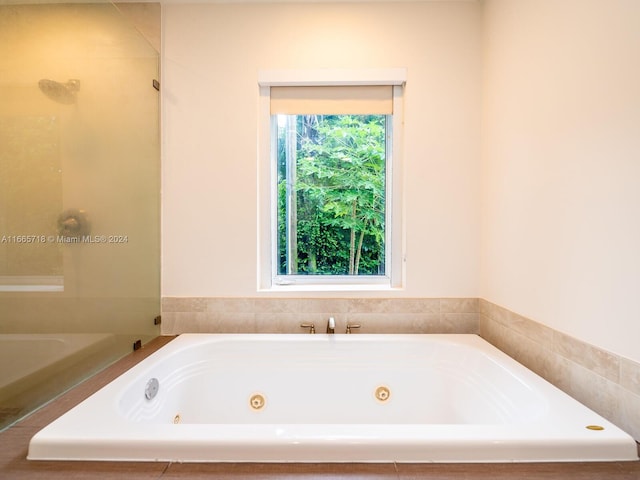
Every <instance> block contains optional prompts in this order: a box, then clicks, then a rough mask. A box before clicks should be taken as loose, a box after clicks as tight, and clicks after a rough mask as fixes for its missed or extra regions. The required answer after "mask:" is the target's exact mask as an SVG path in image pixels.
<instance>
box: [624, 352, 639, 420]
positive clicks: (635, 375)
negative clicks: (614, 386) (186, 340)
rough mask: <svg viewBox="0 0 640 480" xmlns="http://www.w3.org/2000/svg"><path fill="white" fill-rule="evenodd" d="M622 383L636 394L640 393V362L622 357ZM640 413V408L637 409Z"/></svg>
mask: <svg viewBox="0 0 640 480" xmlns="http://www.w3.org/2000/svg"><path fill="white" fill-rule="evenodd" d="M620 385H622V387H624V388H626V389H627V390H629V391H630V392H631V393H633V394H635V395H640V364H639V363H636V362H634V361H632V360H629V359H627V358H621V359H620ZM637 411H638V415H640V408H639V409H638V410H637Z"/></svg>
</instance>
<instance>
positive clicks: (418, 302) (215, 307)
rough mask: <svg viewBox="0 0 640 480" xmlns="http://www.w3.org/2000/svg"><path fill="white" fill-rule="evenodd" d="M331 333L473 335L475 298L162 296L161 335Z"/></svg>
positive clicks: (474, 331)
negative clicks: (331, 326)
mask: <svg viewBox="0 0 640 480" xmlns="http://www.w3.org/2000/svg"><path fill="white" fill-rule="evenodd" d="M329 317H334V318H335V321H336V332H337V333H344V332H345V330H346V326H347V324H348V323H350V324H360V325H361V326H362V327H361V328H360V329H359V331H360V332H362V333H478V328H479V327H478V322H479V301H478V299H477V298H402V299H400V298H203V297H164V298H163V299H162V334H163V335H178V334H180V333H307V332H308V330H307V329H303V328H301V327H300V324H301V323H313V324H314V325H315V327H316V332H318V333H321V332H324V329H325V328H326V325H327V320H328V319H329Z"/></svg>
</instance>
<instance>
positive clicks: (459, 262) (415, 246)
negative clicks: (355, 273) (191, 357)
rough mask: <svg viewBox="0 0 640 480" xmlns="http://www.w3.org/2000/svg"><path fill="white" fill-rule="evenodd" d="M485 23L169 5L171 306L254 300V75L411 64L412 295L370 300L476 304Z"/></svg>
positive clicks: (474, 9) (314, 8)
mask: <svg viewBox="0 0 640 480" xmlns="http://www.w3.org/2000/svg"><path fill="white" fill-rule="evenodd" d="M479 14H480V10H479V4H478V3H477V2H427V3H407V4H387V3H370V4H346V3H345V4H268V5H265V4H241V5H229V4H217V5H202V4H199V5H172V4H167V5H164V6H163V42H164V51H163V88H164V93H163V142H164V144H163V149H164V153H163V155H164V160H163V178H164V182H163V235H162V238H163V256H162V262H163V266H162V269H163V274H162V282H163V286H162V292H163V296H164V297H181V296H186V297H251V296H256V295H258V293H257V291H256V288H257V271H256V263H257V260H256V258H257V256H256V250H257V248H256V238H257V216H256V215H257V197H256V195H257V191H256V183H257V159H256V151H257V138H258V137H257V125H258V117H257V111H258V85H257V74H258V70H260V69H278V68H292V69H304V68H314V69H317V68H351V67H353V68H388V67H406V68H407V70H408V81H407V86H406V103H405V122H406V123H405V127H406V129H405V143H404V150H405V158H404V162H405V165H404V166H405V179H404V186H405V188H404V192H403V193H404V201H405V206H406V209H405V210H406V212H405V221H406V244H407V247H406V250H407V267H406V288H405V289H404V290H402V291H399V292H378V293H369V295H373V296H381V297H388V296H394V295H396V296H399V297H447V296H452V297H476V296H477V294H478V271H479V267H478V265H479V219H480V207H479V204H478V201H477V199H478V195H479V183H478V177H479V174H480V170H479V169H480V162H479V145H480V143H479V138H480V137H479V121H480V84H479V79H480V59H481V56H480V53H481V52H480V46H479V37H480V17H479ZM304 295H305V296H310V294H309V293H308V292H305V294H304ZM330 295H331V296H336V293H335V292H332V293H331V294H330ZM363 295H366V294H362V293H358V292H355V293H353V292H352V293H351V296H363Z"/></svg>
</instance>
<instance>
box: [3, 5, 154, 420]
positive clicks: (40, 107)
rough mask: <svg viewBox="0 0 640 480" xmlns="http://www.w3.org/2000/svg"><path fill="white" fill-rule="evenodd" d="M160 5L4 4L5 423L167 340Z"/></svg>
mask: <svg viewBox="0 0 640 480" xmlns="http://www.w3.org/2000/svg"><path fill="white" fill-rule="evenodd" d="M159 25H160V7H159V4H123V5H115V4H112V3H91V4H83V3H68V4H12V5H5V4H0V429H2V428H4V427H6V426H8V425H10V424H12V423H13V422H15V421H16V420H17V419H19V418H21V417H23V416H24V415H26V414H28V413H29V412H31V411H33V410H34V409H35V408H37V407H38V406H40V405H42V404H44V403H46V402H47V401H49V400H51V399H52V398H54V397H55V396H57V395H59V394H60V393H62V392H63V391H65V390H67V389H69V388H71V387H72V386H74V385H75V384H77V383H78V382H79V381H81V380H82V379H84V378H86V377H88V376H89V375H91V374H92V373H95V372H96V371H98V370H99V369H101V368H103V367H104V366H106V365H108V364H109V363H112V362H113V361H115V360H116V359H118V358H120V357H121V356H123V355H125V354H126V353H128V352H130V351H131V350H132V348H133V346H134V344H137V343H138V341H140V343H145V342H146V341H148V340H150V339H152V338H154V337H155V336H157V335H159V326H158V323H159V322H158V320H157V319H156V317H158V315H159V312H160V138H159V93H158V90H157V88H158V80H159V53H158V51H159V32H160V27H159Z"/></svg>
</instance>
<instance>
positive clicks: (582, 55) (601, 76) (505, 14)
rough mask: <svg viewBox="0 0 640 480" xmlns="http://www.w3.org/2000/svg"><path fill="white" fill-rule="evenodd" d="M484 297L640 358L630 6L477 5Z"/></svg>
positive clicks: (540, 0) (612, 2) (634, 25)
mask: <svg viewBox="0 0 640 480" xmlns="http://www.w3.org/2000/svg"><path fill="white" fill-rule="evenodd" d="M483 16H484V18H483V29H484V32H483V48H484V78H483V82H484V105H483V126H484V130H483V150H482V152H483V173H484V177H483V196H482V202H483V229H482V231H483V234H482V255H481V258H482V281H481V282H480V285H481V293H480V295H481V296H482V297H483V298H486V299H488V300H490V301H491V302H494V303H496V304H498V305H501V306H503V307H506V308H508V309H509V310H511V311H514V312H517V313H519V314H521V315H524V316H527V317H529V318H533V319H535V320H536V321H539V322H541V323H543V324H545V325H547V326H549V327H551V328H553V329H556V330H559V331H561V332H565V333H568V334H570V335H572V336H575V337H577V338H579V339H581V340H583V341H585V342H587V343H591V344H594V345H597V346H599V347H601V348H603V349H606V350H609V351H611V352H615V353H616V354H618V355H621V356H624V357H628V358H630V359H633V360H635V361H636V362H637V361H638V360H640V346H639V343H638V339H640V321H638V320H639V318H638V313H637V311H636V308H637V300H638V292H639V290H638V287H639V285H640V248H639V245H640V157H639V156H638V153H639V152H640V89H639V87H638V86H639V85H640V63H639V62H638V59H639V58H640V29H639V28H638V25H639V22H640V3H639V2H637V1H633V0H631V1H629V0H606V1H605V0H563V1H561V2H558V1H556V0H513V1H502V0H487V1H485V2H484V4H483Z"/></svg>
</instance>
